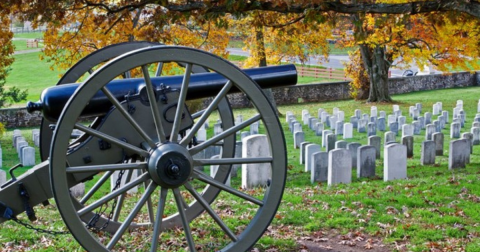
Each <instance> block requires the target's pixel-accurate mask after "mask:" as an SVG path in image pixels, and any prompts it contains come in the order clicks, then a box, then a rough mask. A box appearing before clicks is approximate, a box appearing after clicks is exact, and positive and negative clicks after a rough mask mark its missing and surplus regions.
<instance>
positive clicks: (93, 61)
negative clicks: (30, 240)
mask: <svg viewBox="0 0 480 252" xmlns="http://www.w3.org/2000/svg"><path fill="white" fill-rule="evenodd" d="M161 45H163V44H160V43H155V42H147V41H135V42H124V43H118V44H114V45H109V46H106V47H104V48H102V49H99V50H97V51H95V52H93V53H91V54H89V55H87V56H86V57H84V58H83V59H81V60H80V61H79V62H77V63H76V64H75V65H74V66H72V67H71V68H70V69H69V70H68V71H67V72H66V73H65V74H64V75H63V76H62V78H61V79H60V80H59V81H58V83H57V85H64V84H69V83H75V82H77V81H78V80H79V79H80V78H81V77H82V76H84V75H85V74H87V73H89V74H92V73H93V72H94V69H95V68H96V67H99V65H100V64H102V63H105V62H107V61H109V60H112V59H114V58H116V57H118V56H120V55H122V54H124V53H127V52H131V51H133V50H137V49H141V48H146V47H151V46H161ZM180 65H182V66H183V67H184V63H180ZM206 71H207V69H205V68H203V67H200V66H194V67H193V69H192V72H193V73H202V72H206ZM218 112H219V116H220V119H221V121H222V123H223V124H224V125H225V127H231V126H233V124H234V120H233V115H232V111H231V107H230V104H229V103H228V101H227V100H226V99H222V100H221V101H220V104H219V106H218ZM200 115H201V114H197V115H196V117H198V116H200ZM194 117H195V116H194ZM94 123H95V122H94ZM53 124H54V123H53V122H50V121H49V120H47V119H45V118H43V119H42V122H41V126H40V129H41V130H40V157H41V159H42V161H45V160H47V159H48V157H49V155H50V147H51V141H52V137H53V130H52V129H51V128H50V125H53ZM91 127H93V125H92V126H91ZM82 140H83V139H80V140H79V141H82ZM234 153H235V136H234V135H232V136H230V137H229V138H228V139H227V141H224V144H222V155H223V157H225V158H226V157H233V156H234ZM227 175H228V174H227V172H224V175H223V176H219V179H223V180H224V179H225V178H226V177H227ZM218 192H219V190H218V189H217V188H213V187H211V188H209V190H208V192H205V193H204V197H205V198H206V200H207V201H208V202H210V201H212V200H213V199H214V198H215V197H216V195H217V194H218ZM78 207H80V205H78ZM189 207H190V208H192V209H191V210H189V211H188V212H189V215H188V217H189V218H195V217H196V216H198V215H199V214H201V213H202V212H203V208H201V207H200V206H198V204H195V205H192V206H189ZM89 218H91V216H85V218H83V219H84V220H85V219H89ZM100 218H103V221H100V223H102V222H103V223H105V221H106V220H105V218H104V217H103V216H101V217H100ZM176 218H177V219H178V218H179V217H178V216H176ZM109 222H110V223H109V225H108V226H106V228H105V231H108V232H111V233H113V232H115V231H116V230H117V229H118V227H119V226H120V225H121V223H118V222H115V221H109ZM179 222H180V220H175V221H169V222H168V224H166V225H164V226H165V227H166V228H168V227H172V226H174V225H175V224H176V223H179ZM144 224H147V225H148V224H149V223H144Z"/></svg>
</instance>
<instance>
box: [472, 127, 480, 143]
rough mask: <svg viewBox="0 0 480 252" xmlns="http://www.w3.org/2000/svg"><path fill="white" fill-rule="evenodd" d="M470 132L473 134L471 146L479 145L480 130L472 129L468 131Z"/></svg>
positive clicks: (477, 128)
mask: <svg viewBox="0 0 480 252" xmlns="http://www.w3.org/2000/svg"><path fill="white" fill-rule="evenodd" d="M470 132H471V133H472V134H473V139H472V144H473V145H479V144H480V128H479V127H473V128H471V129H470Z"/></svg>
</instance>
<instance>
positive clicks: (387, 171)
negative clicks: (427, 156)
mask: <svg viewBox="0 0 480 252" xmlns="http://www.w3.org/2000/svg"><path fill="white" fill-rule="evenodd" d="M406 178H407V147H405V145H403V144H396V143H394V144H389V145H387V146H385V148H384V154H383V180H384V181H390V180H395V179H406Z"/></svg>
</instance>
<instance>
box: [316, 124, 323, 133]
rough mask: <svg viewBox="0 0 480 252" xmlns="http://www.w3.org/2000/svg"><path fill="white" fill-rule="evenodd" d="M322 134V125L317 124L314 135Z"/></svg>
mask: <svg viewBox="0 0 480 252" xmlns="http://www.w3.org/2000/svg"><path fill="white" fill-rule="evenodd" d="M322 132H323V123H321V122H317V124H316V127H315V135H316V136H322Z"/></svg>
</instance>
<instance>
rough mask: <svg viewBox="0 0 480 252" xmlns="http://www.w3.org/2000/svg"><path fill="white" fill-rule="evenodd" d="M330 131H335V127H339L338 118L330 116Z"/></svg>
mask: <svg viewBox="0 0 480 252" xmlns="http://www.w3.org/2000/svg"><path fill="white" fill-rule="evenodd" d="M329 121H330V129H331V130H335V127H336V126H337V117H336V116H330V120H329Z"/></svg>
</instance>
